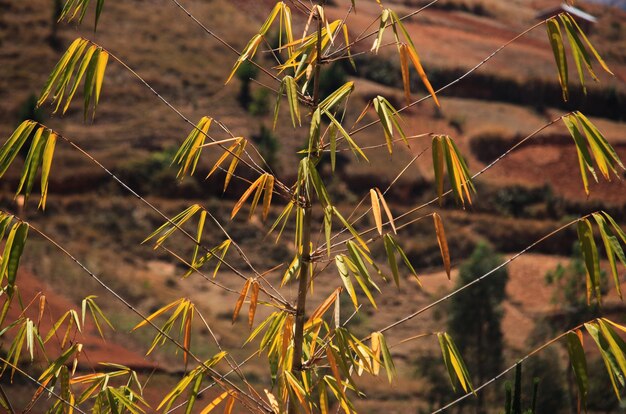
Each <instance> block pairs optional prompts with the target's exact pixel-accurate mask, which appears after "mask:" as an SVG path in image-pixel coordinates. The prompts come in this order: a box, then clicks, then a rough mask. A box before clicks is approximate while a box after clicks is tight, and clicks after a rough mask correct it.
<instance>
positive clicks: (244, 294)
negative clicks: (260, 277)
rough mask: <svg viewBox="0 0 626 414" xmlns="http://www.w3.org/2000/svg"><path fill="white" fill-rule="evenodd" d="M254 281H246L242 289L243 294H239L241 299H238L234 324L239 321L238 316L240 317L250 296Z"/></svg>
mask: <svg viewBox="0 0 626 414" xmlns="http://www.w3.org/2000/svg"><path fill="white" fill-rule="evenodd" d="M251 281H252V279H248V280H246V283H244V284H243V288H242V289H241V293H240V294H239V299H237V303H236V304H235V311H234V312H233V323H235V321H236V320H237V316H239V311H240V310H241V307H242V306H243V301H244V300H245V299H246V296H248V289H250V283H251Z"/></svg>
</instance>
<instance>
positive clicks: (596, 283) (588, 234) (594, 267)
mask: <svg viewBox="0 0 626 414" xmlns="http://www.w3.org/2000/svg"><path fill="white" fill-rule="evenodd" d="M577 230H578V241H579V243H580V248H581V251H582V254H583V259H584V261H585V268H586V270H587V304H590V303H591V297H592V296H595V298H596V300H597V301H598V303H601V302H602V293H601V290H600V263H599V258H598V249H597V247H596V243H595V241H594V239H593V229H592V227H591V223H590V222H589V220H587V219H581V220H579V221H578V225H577Z"/></svg>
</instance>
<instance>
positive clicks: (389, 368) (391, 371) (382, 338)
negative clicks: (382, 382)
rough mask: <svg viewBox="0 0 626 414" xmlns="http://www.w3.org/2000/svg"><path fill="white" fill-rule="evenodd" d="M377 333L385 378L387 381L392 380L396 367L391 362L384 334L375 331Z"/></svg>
mask: <svg viewBox="0 0 626 414" xmlns="http://www.w3.org/2000/svg"><path fill="white" fill-rule="evenodd" d="M377 334H378V342H379V344H380V350H381V353H382V356H383V365H385V371H386V372H387V379H388V380H389V383H391V382H392V381H393V378H394V377H395V376H396V367H395V365H394V363H393V359H392V357H391V352H389V347H388V346H387V341H386V340H385V336H384V335H383V334H382V333H381V332H377Z"/></svg>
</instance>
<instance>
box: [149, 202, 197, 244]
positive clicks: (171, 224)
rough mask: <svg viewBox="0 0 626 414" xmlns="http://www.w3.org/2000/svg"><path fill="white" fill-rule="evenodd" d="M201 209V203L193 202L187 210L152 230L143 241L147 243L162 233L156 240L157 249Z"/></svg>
mask: <svg viewBox="0 0 626 414" xmlns="http://www.w3.org/2000/svg"><path fill="white" fill-rule="evenodd" d="M201 209H202V207H201V206H200V205H199V204H193V205H191V206H189V207H187V208H186V209H185V210H183V211H182V212H180V213H178V214H177V215H176V216H174V217H173V218H172V219H171V220H169V221H166V222H165V223H163V224H162V225H161V226H160V227H159V228H158V229H156V230H155V231H154V232H152V234H150V235H149V236H148V237H146V238H145V240H144V241H142V242H141V243H145V242H147V241H148V240H150V239H153V238H155V237H156V236H159V235H160V237H159V238H158V239H157V241H156V242H155V246H154V248H155V249H156V248H157V247H159V246H160V245H161V244H163V242H165V240H166V239H167V238H168V237H170V236H171V235H172V234H173V233H174V231H176V230H178V229H180V228H181V227H182V225H183V224H185V223H186V222H187V221H188V220H189V219H190V218H191V217H193V215H194V214H196V213H197V212H198V211H200V210H201Z"/></svg>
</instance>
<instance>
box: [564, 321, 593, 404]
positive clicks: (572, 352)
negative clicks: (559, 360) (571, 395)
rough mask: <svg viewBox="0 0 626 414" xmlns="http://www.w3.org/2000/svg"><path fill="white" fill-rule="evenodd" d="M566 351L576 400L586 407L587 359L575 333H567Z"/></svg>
mask: <svg viewBox="0 0 626 414" xmlns="http://www.w3.org/2000/svg"><path fill="white" fill-rule="evenodd" d="M577 332H578V333H580V331H577ZM567 350H568V352H569V359H570V362H571V364H572V368H573V369H574V374H575V376H576V384H577V385H578V400H579V402H580V406H582V407H586V406H587V394H588V391H589V375H588V374H587V359H586V358H585V350H584V348H583V344H582V342H581V340H580V337H579V335H578V334H577V333H574V332H568V334H567Z"/></svg>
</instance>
